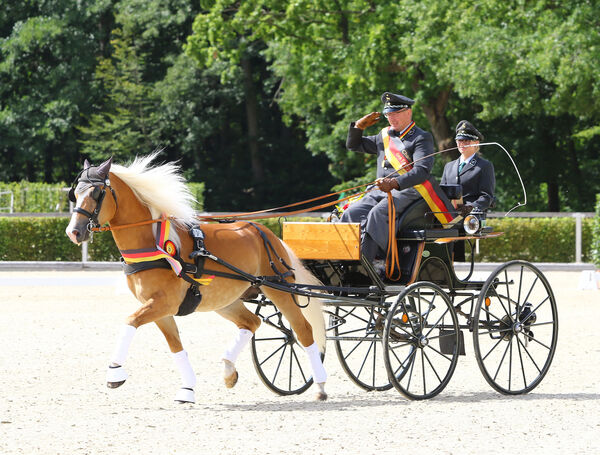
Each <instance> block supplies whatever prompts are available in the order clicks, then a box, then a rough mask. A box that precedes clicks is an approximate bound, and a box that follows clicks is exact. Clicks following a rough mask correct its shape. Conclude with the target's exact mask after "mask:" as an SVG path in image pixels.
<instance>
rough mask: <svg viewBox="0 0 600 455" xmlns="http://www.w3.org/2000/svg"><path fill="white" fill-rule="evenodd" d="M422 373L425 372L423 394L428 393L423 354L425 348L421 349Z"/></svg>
mask: <svg viewBox="0 0 600 455" xmlns="http://www.w3.org/2000/svg"><path fill="white" fill-rule="evenodd" d="M421 373H422V374H423V394H424V395H427V383H426V378H425V358H424V355H423V349H421Z"/></svg>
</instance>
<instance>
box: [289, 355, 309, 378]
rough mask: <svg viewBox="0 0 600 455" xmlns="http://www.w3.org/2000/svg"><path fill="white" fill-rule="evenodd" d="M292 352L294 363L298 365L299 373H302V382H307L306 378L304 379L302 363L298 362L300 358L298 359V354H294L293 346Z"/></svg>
mask: <svg viewBox="0 0 600 455" xmlns="http://www.w3.org/2000/svg"><path fill="white" fill-rule="evenodd" d="M292 352H293V353H294V359H295V360H296V365H298V369H299V370H300V374H301V375H302V380H303V381H304V382H308V379H306V376H305V375H304V370H303V369H302V365H301V364H300V360H298V356H297V355H296V350H295V349H294V348H292ZM290 376H291V375H290Z"/></svg>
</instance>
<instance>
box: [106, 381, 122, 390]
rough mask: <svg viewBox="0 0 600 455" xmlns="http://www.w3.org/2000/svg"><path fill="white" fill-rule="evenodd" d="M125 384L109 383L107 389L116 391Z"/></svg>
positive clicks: (120, 382)
mask: <svg viewBox="0 0 600 455" xmlns="http://www.w3.org/2000/svg"><path fill="white" fill-rule="evenodd" d="M123 384H125V381H118V382H107V383H106V387H108V388H109V389H116V388H117V387H121V386H122V385H123Z"/></svg>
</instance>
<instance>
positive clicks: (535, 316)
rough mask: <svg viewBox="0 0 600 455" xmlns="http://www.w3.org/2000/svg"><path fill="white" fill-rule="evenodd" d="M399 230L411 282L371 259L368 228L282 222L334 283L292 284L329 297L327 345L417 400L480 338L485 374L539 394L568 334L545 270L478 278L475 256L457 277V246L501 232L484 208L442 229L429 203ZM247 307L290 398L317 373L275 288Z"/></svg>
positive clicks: (271, 373) (259, 343) (360, 376)
mask: <svg viewBox="0 0 600 455" xmlns="http://www.w3.org/2000/svg"><path fill="white" fill-rule="evenodd" d="M398 226H399V228H398V233H397V245H396V247H397V249H398V252H399V257H400V268H401V277H400V279H399V280H397V281H395V282H389V281H387V280H385V279H382V278H381V277H380V276H379V275H378V274H377V273H376V270H375V269H374V267H373V266H372V264H371V263H370V262H369V261H367V260H365V259H364V258H362V257H361V255H360V242H359V239H360V226H359V225H358V224H349V223H348V224H346V223H284V224H283V232H282V233H283V240H284V242H285V243H286V244H288V245H289V246H290V247H291V248H292V249H293V250H294V252H295V253H296V254H297V255H298V256H299V257H300V259H302V261H303V263H304V265H305V266H306V267H307V268H308V269H309V270H310V271H311V272H312V273H313V274H314V275H315V276H317V277H318V278H319V279H320V281H321V282H322V283H323V286H314V285H312V286H309V285H306V286H302V285H301V284H297V285H295V286H293V287H290V289H288V291H289V292H293V293H297V294H301V295H307V296H309V297H310V298H318V299H321V301H322V303H323V305H324V309H325V313H326V316H328V319H329V321H328V325H327V340H329V341H330V342H332V343H333V345H334V346H335V351H336V354H337V357H338V359H339V362H340V364H341V366H342V368H343V370H344V371H345V372H346V373H347V375H348V377H349V378H350V379H351V380H352V381H353V382H354V383H356V384H357V385H358V386H359V387H361V388H363V389H365V390H368V391H374V390H376V391H384V390H388V389H391V388H392V387H394V388H396V389H397V390H398V391H399V392H400V393H401V394H402V395H404V396H405V397H407V398H409V399H413V400H422V399H428V398H432V397H434V396H436V395H437V394H439V393H440V392H441V391H442V390H443V389H444V388H445V387H446V385H447V384H448V383H449V381H450V379H451V377H452V375H453V373H454V370H455V368H456V365H457V362H458V358H459V356H461V355H465V352H466V350H465V334H468V333H470V334H472V349H473V352H474V354H475V357H476V359H477V363H478V365H479V368H480V370H481V373H482V374H483V376H484V378H485V380H486V381H487V382H488V383H489V385H490V386H491V387H492V388H493V389H495V390H496V391H498V392H500V393H502V394H508V395H518V394H524V393H527V392H529V391H531V390H533V389H534V388H535V387H536V386H537V385H538V384H539V383H540V382H541V380H542V379H543V378H544V376H545V375H546V373H547V372H548V369H549V367H550V364H551V362H552V358H553V356H554V352H555V350H556V345H557V335H558V318H557V308H556V301H555V298H554V295H553V292H552V289H551V287H550V284H549V283H548V280H547V279H546V277H545V276H544V275H543V274H542V272H541V271H540V270H539V269H538V268H537V267H535V266H534V265H533V264H531V263H529V262H527V261H522V260H514V261H510V262H507V263H505V264H502V265H499V266H498V267H497V268H496V269H495V270H494V271H493V272H492V273H491V274H490V275H489V276H488V277H487V279H486V280H485V281H477V280H476V279H471V277H472V276H473V269H474V255H473V254H471V263H470V271H469V273H468V275H467V276H466V277H465V278H459V277H458V276H457V273H456V271H455V268H454V263H453V249H454V244H455V242H468V243H470V244H471V249H473V242H474V241H479V240H483V239H486V238H492V237H497V236H499V235H501V233H495V232H492V228H491V227H490V226H487V225H486V213H484V212H475V213H471V214H470V215H469V216H467V217H466V218H465V219H464V222H462V223H459V224H457V225H456V226H455V227H452V228H443V227H442V226H441V225H440V224H439V222H438V221H437V220H436V219H435V217H434V216H433V214H432V213H431V212H430V211H429V208H428V206H427V204H426V203H425V201H424V200H420V201H416V202H414V203H413V204H412V205H411V206H409V208H408V209H407V210H406V211H405V212H404V213H403V214H402V215H401V218H400V219H399V221H398ZM489 241H493V240H489ZM246 303H247V304H249V305H254V311H255V314H257V315H258V316H259V317H260V318H261V319H262V321H263V324H262V326H261V328H260V329H259V330H258V331H257V333H256V334H255V336H254V338H253V339H252V359H253V363H254V366H255V368H256V371H257V372H258V375H259V376H260V378H261V380H262V381H263V383H264V384H265V385H266V386H267V387H268V388H269V389H271V390H272V391H273V392H275V393H277V394H280V395H291V394H299V393H302V392H304V391H305V390H307V389H308V388H309V387H310V385H311V383H312V379H311V378H310V375H309V374H307V371H309V369H308V367H307V366H306V365H305V364H303V362H302V356H300V355H298V354H297V352H296V351H297V350H298V349H299V345H298V343H297V340H296V338H295V336H294V333H293V331H292V330H291V329H290V327H289V325H288V324H287V323H286V321H285V320H284V319H283V318H282V315H281V313H280V312H279V311H278V310H277V308H276V307H275V306H274V305H273V304H272V302H270V301H269V299H267V298H266V297H265V296H264V295H259V296H258V297H257V298H254V299H248V300H246ZM265 327H266V328H265ZM330 344H331V343H330Z"/></svg>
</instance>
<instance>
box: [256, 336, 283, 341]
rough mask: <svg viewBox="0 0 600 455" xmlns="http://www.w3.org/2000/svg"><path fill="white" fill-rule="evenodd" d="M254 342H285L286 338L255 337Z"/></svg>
mask: <svg viewBox="0 0 600 455" xmlns="http://www.w3.org/2000/svg"><path fill="white" fill-rule="evenodd" d="M254 340H255V341H281V340H283V341H285V340H286V337H268V338H256V335H255V336H254Z"/></svg>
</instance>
